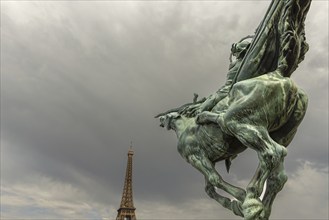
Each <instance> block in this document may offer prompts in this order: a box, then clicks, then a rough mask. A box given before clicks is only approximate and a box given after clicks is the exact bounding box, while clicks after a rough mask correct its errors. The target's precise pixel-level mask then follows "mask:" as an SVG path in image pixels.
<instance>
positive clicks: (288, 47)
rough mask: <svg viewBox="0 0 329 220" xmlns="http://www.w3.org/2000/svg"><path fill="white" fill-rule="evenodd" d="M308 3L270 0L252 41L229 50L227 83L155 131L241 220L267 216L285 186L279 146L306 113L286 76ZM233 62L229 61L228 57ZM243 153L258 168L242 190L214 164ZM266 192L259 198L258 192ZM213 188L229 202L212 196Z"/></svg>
mask: <svg viewBox="0 0 329 220" xmlns="http://www.w3.org/2000/svg"><path fill="white" fill-rule="evenodd" d="M310 4H311V0H272V2H271V4H270V6H269V9H268V11H267V13H266V15H265V17H264V19H263V21H262V22H261V24H260V26H259V27H258V28H257V30H256V33H255V35H254V36H251V37H249V36H248V37H246V38H243V39H242V40H241V41H240V42H238V43H236V44H234V45H233V46H232V55H231V56H233V57H234V58H235V60H234V61H233V60H232V59H230V60H231V64H230V68H229V72H228V74H227V82H226V83H225V85H224V86H223V87H221V88H220V89H219V90H218V91H217V92H215V93H214V94H212V95H210V96H209V97H208V98H204V99H202V100H200V101H197V96H195V97H194V101H193V103H188V104H185V105H183V106H181V107H179V108H175V109H172V110H169V111H167V112H165V113H161V114H159V115H157V116H156V117H159V118H160V122H161V124H160V125H161V126H162V127H166V128H167V129H172V130H174V131H175V132H176V134H177V138H178V145H177V146H178V152H179V153H180V154H181V156H182V157H183V158H184V159H185V160H186V161H187V162H188V163H190V164H191V165H192V166H193V167H195V168H196V169H198V170H199V171H200V172H201V173H202V174H203V175H204V177H205V181H206V187H205V190H206V192H207V194H208V195H209V196H210V197H211V198H213V199H215V200H216V201H217V202H219V203H220V204H221V205H223V206H224V207H225V208H228V209H230V210H232V211H233V213H234V214H236V215H238V216H241V217H243V218H244V219H246V220H247V219H248V220H254V219H261V220H263V219H269V217H270V213H271V206H272V203H273V201H274V199H275V196H276V195H277V193H278V192H279V191H280V190H281V189H282V188H283V186H284V184H285V182H286V181H287V175H286V174H285V171H284V166H283V162H284V158H285V156H286V154H287V150H286V147H287V146H288V145H289V144H290V142H291V141H292V139H293V137H294V135H295V133H296V131H297V127H298V126H299V124H300V123H301V121H302V119H303V117H304V115H305V112H306V108H307V96H306V94H305V93H304V92H303V91H302V90H301V89H300V88H298V86H297V85H296V84H295V83H294V82H293V81H292V79H291V78H290V76H291V74H292V73H293V72H294V71H295V70H296V68H297V66H298V64H299V63H300V62H301V61H302V60H303V59H304V55H305V53H306V52H307V50H308V44H307V43H306V42H305V31H304V21H305V17H306V14H307V12H308V9H309V7H310ZM231 58H232V57H231ZM247 148H251V149H253V150H255V151H256V152H257V155H258V158H259V165H258V168H257V170H256V173H255V174H254V176H253V178H252V180H251V181H250V183H249V184H248V186H247V188H246V190H245V189H242V188H239V187H236V186H234V185H232V184H230V183H227V182H225V181H224V180H223V179H222V177H221V176H220V174H219V173H218V172H217V171H216V169H215V163H216V162H218V161H221V160H225V164H226V168H227V171H229V168H230V164H231V160H233V159H234V158H235V157H236V156H237V155H238V154H239V153H241V152H242V151H244V150H245V149H247ZM266 181H267V183H266V184H267V185H266V186H267V187H266V191H265V194H264V197H263V199H262V200H261V199H260V195H261V193H262V191H263V189H264V185H265V182H266ZM215 187H217V188H220V189H222V190H224V191H226V192H227V193H229V194H230V195H232V196H233V197H234V198H235V199H234V200H231V199H229V198H227V197H224V196H221V195H219V194H218V193H217V192H216V190H215Z"/></svg>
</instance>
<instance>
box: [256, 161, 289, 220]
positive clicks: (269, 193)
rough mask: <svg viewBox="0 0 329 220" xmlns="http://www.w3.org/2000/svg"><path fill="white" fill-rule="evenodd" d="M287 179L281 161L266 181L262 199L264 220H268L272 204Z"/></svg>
mask: <svg viewBox="0 0 329 220" xmlns="http://www.w3.org/2000/svg"><path fill="white" fill-rule="evenodd" d="M287 180H288V177H287V175H286V173H285V170H284V166H283V161H282V163H280V165H279V166H278V167H277V169H275V170H274V171H273V173H272V174H271V175H270V177H269V178H268V179H267V184H266V191H265V194H264V198H263V201H262V202H263V204H264V214H265V215H264V218H265V219H268V218H269V217H270V214H271V210H272V204H273V202H274V199H275V197H276V195H277V194H278V193H279V192H280V191H281V190H282V188H283V186H284V184H285V183H286V182H287Z"/></svg>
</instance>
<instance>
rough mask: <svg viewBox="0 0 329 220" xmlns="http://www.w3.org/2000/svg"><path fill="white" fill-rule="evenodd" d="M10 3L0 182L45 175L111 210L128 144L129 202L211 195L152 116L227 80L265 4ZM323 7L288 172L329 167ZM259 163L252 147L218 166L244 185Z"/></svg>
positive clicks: (5, 18)
mask: <svg viewBox="0 0 329 220" xmlns="http://www.w3.org/2000/svg"><path fill="white" fill-rule="evenodd" d="M15 4H16V5H15ZM17 4H18V3H13V2H5V3H3V5H4V7H3V8H2V9H1V11H2V13H1V16H2V31H1V37H2V41H1V55H2V56H1V63H2V67H1V68H2V69H1V104H2V105H1V148H2V149H1V150H2V154H3V155H2V158H3V160H2V166H1V173H2V174H1V175H2V177H4V178H3V183H6V184H12V183H19V182H20V181H24V179H28V178H29V176H30V173H41V174H43V175H46V176H50V177H52V178H57V179H58V180H60V181H62V182H64V183H70V184H74V186H75V187H77V188H80V189H81V190H84V191H86V192H87V193H88V195H89V196H90V197H91V198H93V200H94V201H98V202H99V203H102V204H108V205H109V206H111V207H117V206H118V205H119V201H120V194H121V190H122V184H123V178H124V172H125V166H126V151H127V149H128V148H129V145H130V141H133V145H134V149H135V156H134V159H135V160H134V190H135V191H134V195H135V200H136V204H138V203H139V204H143V205H142V206H143V207H147V206H144V204H147V202H150V201H151V202H155V201H157V202H158V203H161V204H163V206H165V204H168V203H170V204H173V205H174V206H177V207H181V208H187V205H186V206H180V205H179V204H188V203H189V201H194V200H198V199H200V197H202V198H207V197H206V195H205V193H204V192H203V177H202V175H201V174H199V173H198V172H197V171H196V170H194V169H193V168H192V167H191V166H190V165H188V164H187V163H186V162H185V161H183V160H182V159H181V158H180V156H179V155H178V153H177V151H176V143H177V141H176V137H175V135H174V133H173V132H168V131H165V130H163V129H161V128H160V127H158V124H159V123H158V121H157V120H155V119H154V118H153V117H154V115H156V114H157V113H159V112H162V111H166V110H168V109H170V108H173V107H177V106H179V105H181V104H184V103H186V102H190V101H191V100H192V96H193V93H194V92H197V93H199V94H200V96H207V95H209V94H210V93H212V92H214V91H216V90H217V89H218V87H219V86H220V85H222V84H223V83H224V80H225V75H226V71H227V68H228V56H229V51H230V47H231V44H232V43H233V42H235V41H238V40H239V39H240V38H242V37H244V36H246V35H249V34H252V33H253V31H254V30H255V28H256V27H257V25H258V23H259V21H260V19H261V18H262V16H263V15H264V13H265V10H266V7H267V4H268V1H265V2H260V1H254V2H253V1H245V2H242V1H239V2H235V1H233V2H228V1H218V2H163V1H160V2H127V3H126V2H103V1H101V2H96V3H91V2H32V3H29V2H24V3H19V5H17ZM326 7H328V5H327V3H325V2H316V1H314V2H313V5H312V8H311V11H310V13H309V16H308V21H307V22H308V23H307V25H306V27H307V30H306V31H307V33H306V36H307V39H308V41H309V43H310V47H311V48H310V51H309V53H308V54H307V56H306V59H305V61H304V62H303V63H302V64H301V66H300V68H299V69H298V70H297V71H296V73H295V74H294V75H293V77H294V79H295V80H296V81H297V82H298V84H299V85H300V86H301V87H302V88H304V89H305V90H306V91H307V93H308V94H309V97H310V106H309V110H308V113H307V115H306V118H305V120H304V122H303V123H302V125H301V127H300V130H299V132H298V133H297V136H296V138H295V140H294V142H293V143H292V145H291V146H290V147H289V155H288V157H287V161H286V167H287V170H288V172H292V173H294V172H297V170H298V168H299V166H300V164H299V161H300V159H303V160H307V161H312V162H313V163H314V164H315V165H314V166H318V167H320V166H322V167H323V166H326V165H327V163H328V156H327V155H328V154H327V152H328V140H327V134H328V124H327V121H328V95H327V94H328V75H327V74H328V51H327V48H328V34H327V33H328V30H327V25H326V26H325V27H324V26H322V24H324V23H325V22H327V21H328V20H327V19H328V15H327V11H326V10H325V9H326ZM325 30H326V31H325ZM256 163H257V158H256V156H255V155H254V153H253V152H252V151H248V152H246V153H244V154H242V155H240V156H239V157H238V158H237V159H236V160H235V161H234V162H233V165H232V170H231V174H224V173H225V170H224V168H223V165H222V164H219V165H218V168H219V169H220V170H221V173H223V176H224V178H225V179H228V180H230V181H240V182H243V181H246V179H248V178H250V176H251V175H252V173H253V171H254V169H255V168H256ZM95 186H96V187H95ZM207 201H209V204H213V202H212V201H211V200H207ZM210 206H211V207H213V206H212V205H210ZM215 206H216V207H217V204H215ZM171 208H172V207H171ZM141 212H143V211H142V210H141ZM144 212H145V213H147V210H144ZM177 213H178V212H177ZM177 215H178V214H177ZM144 216H149V215H147V214H145V215H144ZM213 216H216V215H215V214H214V215H213Z"/></svg>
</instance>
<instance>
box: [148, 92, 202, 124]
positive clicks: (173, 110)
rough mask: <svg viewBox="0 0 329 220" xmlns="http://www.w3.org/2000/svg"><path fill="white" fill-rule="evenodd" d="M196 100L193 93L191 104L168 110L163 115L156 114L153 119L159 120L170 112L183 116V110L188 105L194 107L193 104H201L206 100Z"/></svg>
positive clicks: (195, 95)
mask: <svg viewBox="0 0 329 220" xmlns="http://www.w3.org/2000/svg"><path fill="white" fill-rule="evenodd" d="M197 99H198V94H196V93H194V97H193V102H190V103H186V104H184V105H182V106H180V107H178V108H173V109H170V110H168V111H165V112H163V113H160V114H157V115H156V116H154V118H159V117H160V116H164V115H166V114H169V113H172V112H177V113H179V114H182V115H184V114H183V113H182V112H183V110H184V109H185V108H186V107H188V106H190V105H195V104H199V103H202V102H204V101H205V100H206V98H203V99H201V100H199V101H197Z"/></svg>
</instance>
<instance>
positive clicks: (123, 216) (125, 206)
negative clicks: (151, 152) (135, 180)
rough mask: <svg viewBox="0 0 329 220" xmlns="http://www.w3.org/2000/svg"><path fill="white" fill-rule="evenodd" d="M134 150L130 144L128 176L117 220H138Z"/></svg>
mask: <svg viewBox="0 0 329 220" xmlns="http://www.w3.org/2000/svg"><path fill="white" fill-rule="evenodd" d="M133 155H134V151H133V150H132V147H131V146H130V149H129V151H128V161H127V169H126V178H125V183H124V187H123V193H122V199H121V203H120V208H119V209H118V215H117V218H116V220H136V214H135V210H136V208H135V207H134V202H133V185H132V168H133Z"/></svg>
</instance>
